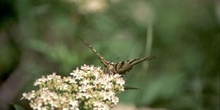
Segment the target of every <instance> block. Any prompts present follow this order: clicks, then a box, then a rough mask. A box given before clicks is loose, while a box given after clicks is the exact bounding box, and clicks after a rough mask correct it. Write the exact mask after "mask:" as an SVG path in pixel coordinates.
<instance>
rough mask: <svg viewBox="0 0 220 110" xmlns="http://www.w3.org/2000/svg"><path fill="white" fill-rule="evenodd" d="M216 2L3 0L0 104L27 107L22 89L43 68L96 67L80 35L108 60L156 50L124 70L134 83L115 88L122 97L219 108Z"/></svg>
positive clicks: (200, 109)
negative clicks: (151, 58)
mask: <svg viewBox="0 0 220 110" xmlns="http://www.w3.org/2000/svg"><path fill="white" fill-rule="evenodd" d="M219 4H220V3H219V2H218V1H216V0H203V1H201V0H191V1H188V0H166V1H164V0H156V1H155V0H148V1H146V0H135V1H126V0H109V1H108V0H17V1H14V0H8V1H6V0H5V1H4V0H3V1H1V7H3V8H2V9H4V10H3V12H2V11H1V13H3V14H2V15H3V16H1V22H0V44H1V46H0V78H1V83H0V84H1V85H0V88H1V89H0V100H1V101H2V102H4V103H1V104H4V105H0V107H2V106H5V105H6V104H8V102H14V103H16V104H20V105H23V106H24V107H25V108H28V107H27V103H24V102H21V101H20V97H21V93H22V92H24V91H27V90H31V89H33V88H32V87H31V86H32V85H31V84H32V82H33V81H34V80H35V79H36V78H37V77H39V76H41V75H42V74H43V73H51V72H53V71H56V72H57V73H68V72H70V71H72V70H73V69H74V68H75V67H77V66H79V65H82V64H94V65H96V66H102V64H101V63H100V62H99V60H98V59H97V57H96V56H95V55H94V54H93V53H92V52H91V51H90V50H89V49H88V48H87V47H85V46H84V45H83V43H82V42H81V41H80V40H79V38H83V39H85V40H86V41H88V42H90V43H91V44H92V46H93V47H94V48H95V49H96V50H97V51H98V52H99V53H100V54H101V55H102V56H104V57H105V58H106V59H108V60H111V61H114V62H117V61H121V60H127V59H133V58H139V57H144V56H149V55H155V56H156V57H157V59H156V60H154V61H150V62H144V63H143V64H139V65H137V66H135V67H134V68H133V70H132V71H130V72H129V73H128V74H127V75H126V77H125V78H126V82H127V84H128V85H129V86H132V87H138V88H140V90H139V91H127V92H124V93H122V94H120V102H121V103H132V104H135V105H137V106H139V107H142V106H148V107H149V106H150V107H153V108H165V109H178V110H185V109H187V110H218V109H220V108H219V103H220V101H219V95H220V93H219V65H220V64H219V61H218V59H220V55H219V52H220V48H219V47H220V46H219V43H220V39H219V38H220V36H219V32H220V30H219V29H220V26H219V22H220V18H219V12H220V11H219V7H220V5H219ZM117 58H119V59H118V60H116V59H117ZM62 75H63V76H65V75H67V74H62ZM12 84H13V87H12V86H10V85H12ZM5 91H13V92H11V93H8V92H5ZM19 94H20V95H19ZM5 99H7V100H5ZM0 109H1V108H0Z"/></svg>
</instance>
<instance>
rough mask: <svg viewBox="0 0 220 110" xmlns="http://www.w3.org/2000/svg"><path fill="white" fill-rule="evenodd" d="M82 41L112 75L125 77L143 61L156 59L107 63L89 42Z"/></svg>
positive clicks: (147, 59) (153, 57) (145, 58)
mask: <svg viewBox="0 0 220 110" xmlns="http://www.w3.org/2000/svg"><path fill="white" fill-rule="evenodd" d="M81 41H82V42H83V43H84V44H85V45H86V46H87V47H89V48H90V49H91V50H92V51H93V52H94V53H95V54H96V56H97V57H98V58H99V60H100V61H101V62H102V64H103V65H104V66H105V68H107V70H108V71H109V72H110V73H112V74H122V75H124V74H126V72H128V71H130V70H131V69H132V67H133V66H134V65H136V64H139V63H141V62H143V61H149V60H153V59H155V58H156V57H155V56H150V57H144V58H137V59H131V60H126V61H120V62H118V63H113V62H110V61H107V60H106V59H105V58H104V57H102V56H101V55H100V54H99V53H98V52H97V51H96V50H95V49H94V48H93V47H92V46H91V45H90V44H89V43H88V42H86V41H84V40H82V39H81Z"/></svg>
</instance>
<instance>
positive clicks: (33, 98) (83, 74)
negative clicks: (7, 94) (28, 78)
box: [22, 65, 125, 110]
mask: <svg viewBox="0 0 220 110" xmlns="http://www.w3.org/2000/svg"><path fill="white" fill-rule="evenodd" d="M70 75H71V76H68V77H61V76H59V75H56V74H55V73H53V74H52V75H48V76H46V77H45V76H43V77H42V78H39V79H37V80H36V81H35V83H34V86H39V89H38V90H36V91H35V90H32V91H31V92H28V93H23V97H22V99H27V100H29V101H30V106H31V107H32V108H33V109H34V110H48V109H50V110H53V109H62V110H91V109H93V110H109V109H110V108H112V107H114V106H115V105H116V104H117V103H118V102H119V99H118V97H117V96H116V94H117V93H119V92H122V91H124V84H125V81H124V79H123V77H121V76H120V75H119V74H104V72H103V71H102V70H101V68H100V67H94V66H87V65H84V66H81V68H80V69H79V68H77V69H76V70H74V71H73V72H72V73H70Z"/></svg>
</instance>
